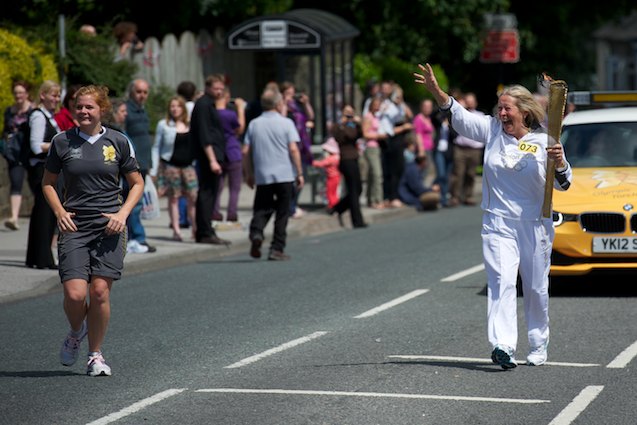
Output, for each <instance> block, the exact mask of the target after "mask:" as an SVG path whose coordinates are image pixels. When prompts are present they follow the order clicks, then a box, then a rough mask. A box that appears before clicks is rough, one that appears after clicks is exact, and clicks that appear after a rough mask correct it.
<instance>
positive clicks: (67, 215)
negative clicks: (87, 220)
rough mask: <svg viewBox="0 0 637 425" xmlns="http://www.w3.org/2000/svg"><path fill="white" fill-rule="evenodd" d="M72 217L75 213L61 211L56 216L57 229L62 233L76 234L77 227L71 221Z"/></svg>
mask: <svg viewBox="0 0 637 425" xmlns="http://www.w3.org/2000/svg"><path fill="white" fill-rule="evenodd" d="M73 217H75V213H71V212H68V211H66V210H64V211H62V212H61V213H59V214H56V218H57V222H58V229H60V232H62V233H71V232H77V226H76V225H75V222H74V221H73Z"/></svg>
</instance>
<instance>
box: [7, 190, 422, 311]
mask: <svg viewBox="0 0 637 425" xmlns="http://www.w3.org/2000/svg"><path fill="white" fill-rule="evenodd" d="M227 195H228V191H227V190H224V192H223V194H222V196H221V206H222V208H221V212H222V214H224V215H225V212H226V208H225V206H227ZM363 198H364V197H361V205H364V202H363V201H364V199H363ZM253 199H254V190H252V189H250V188H249V187H247V186H246V185H243V186H242V187H241V192H240V197H239V214H238V215H239V222H238V223H226V222H221V223H216V229H217V234H218V235H219V236H220V237H222V238H224V239H228V240H230V241H232V245H230V247H224V246H216V245H206V244H197V243H195V242H194V241H193V240H192V239H191V238H190V236H191V232H190V229H182V237H183V238H184V241H183V242H176V241H173V240H172V230H171V229H170V228H169V227H168V222H169V219H168V212H167V209H166V208H167V201H166V199H165V198H161V199H160V203H161V205H162V213H161V217H160V218H158V219H156V220H148V221H143V223H144V227H145V229H146V237H147V241H148V243H149V244H151V245H154V246H156V247H157V252H154V253H144V254H127V255H126V257H125V260H124V273H123V278H126V277H127V276H131V275H134V274H138V273H144V272H149V271H157V270H161V269H165V268H169V267H175V266H183V265H187V264H192V263H196V262H200V261H209V260H211V259H214V258H219V257H222V256H226V255H231V254H240V253H245V255H246V257H247V258H250V257H249V256H248V251H249V246H250V243H249V241H248V226H249V224H250V219H251V218H252V201H253ZM299 204H300V205H301V207H302V208H303V209H304V210H305V211H306V214H305V215H304V216H303V217H301V218H297V219H292V218H291V219H290V221H289V222H288V240H291V239H294V238H299V237H303V236H312V235H319V234H325V233H330V232H336V231H352V230H351V221H350V217H349V212H347V213H345V214H344V215H343V218H344V222H345V225H346V227H345V228H342V227H340V225H339V223H338V220H337V218H336V217H335V216H329V215H327V214H326V213H325V207H324V206H323V205H317V204H316V203H313V202H312V199H311V188H310V187H305V188H304V189H303V191H302V192H301V197H300V200H299ZM362 210H363V216H364V217H365V221H366V222H367V223H369V224H370V225H372V226H373V225H374V223H379V222H382V221H387V220H394V219H400V218H407V217H413V216H415V215H417V214H418V212H417V211H416V210H415V208H411V207H402V208H396V209H384V210H374V209H371V208H366V207H365V206H363V207H362ZM273 219H274V217H273V218H272V219H271V220H270V222H269V223H268V226H267V227H266V232H265V237H266V239H265V242H264V246H263V248H262V249H263V250H264V252H265V251H267V249H268V247H269V244H270V240H271V235H272V228H273ZM3 222H4V220H2V223H3ZM19 225H20V230H18V231H11V230H9V229H7V228H5V227H4V224H1V223H0V226H1V228H0V303H3V302H10V301H16V300H21V299H25V298H28V297H32V296H37V295H41V294H44V293H48V292H54V291H61V289H62V285H60V279H59V275H58V272H57V270H37V269H29V268H27V267H26V266H25V265H24V261H25V258H26V249H27V237H28V228H29V219H28V218H24V217H22V218H20V221H19ZM357 231H365V230H364V229H363V230H357ZM286 252H287V253H289V254H290V255H291V256H292V261H294V256H295V253H294V252H293V251H291V252H290V251H286ZM54 253H55V255H56V256H57V252H55V251H54ZM254 261H265V260H264V259H261V260H254Z"/></svg>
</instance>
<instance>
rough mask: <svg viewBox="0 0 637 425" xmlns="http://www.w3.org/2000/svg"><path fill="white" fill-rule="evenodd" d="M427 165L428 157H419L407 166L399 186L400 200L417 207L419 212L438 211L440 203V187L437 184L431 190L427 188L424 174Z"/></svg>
mask: <svg viewBox="0 0 637 425" xmlns="http://www.w3.org/2000/svg"><path fill="white" fill-rule="evenodd" d="M426 164H427V157H426V156H424V155H420V156H417V157H416V159H415V161H413V162H411V163H409V164H407V166H406V168H405V171H404V172H403V175H402V177H401V178H400V183H399V185H398V196H399V197H400V200H401V201H402V202H404V203H405V204H407V205H411V206H414V207H416V209H417V210H418V211H427V210H435V209H438V203H439V202H440V186H438V185H437V184H434V185H433V186H432V187H430V188H428V187H426V186H425V183H424V175H423V172H424V170H425V167H426Z"/></svg>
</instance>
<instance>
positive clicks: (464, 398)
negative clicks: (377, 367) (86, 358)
mask: <svg viewBox="0 0 637 425" xmlns="http://www.w3.org/2000/svg"><path fill="white" fill-rule="evenodd" d="M196 392H198V393H199V392H200V393H234V394H281V395H315V396H333V397H376V398H383V397H385V398H406V399H420V400H422V399H427V400H454V401H486V402H492V403H520V404H538V403H550V402H551V401H550V400H536V399H519V398H493V397H467V396H450V395H433V394H400V393H374V392H353V391H315V390H282V389H262V388H259V389H250V388H206V389H201V390H197V391H196Z"/></svg>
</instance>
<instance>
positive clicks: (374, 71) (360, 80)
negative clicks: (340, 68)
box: [354, 53, 383, 87]
mask: <svg viewBox="0 0 637 425" xmlns="http://www.w3.org/2000/svg"><path fill="white" fill-rule="evenodd" d="M382 76H383V71H382V68H381V67H380V66H379V65H378V64H376V63H374V61H372V59H371V58H370V57H369V56H368V55H365V54H360V53H359V54H356V55H354V79H355V81H356V84H358V86H359V87H365V86H366V85H367V82H368V81H380V80H381V79H382Z"/></svg>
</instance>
